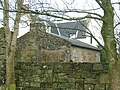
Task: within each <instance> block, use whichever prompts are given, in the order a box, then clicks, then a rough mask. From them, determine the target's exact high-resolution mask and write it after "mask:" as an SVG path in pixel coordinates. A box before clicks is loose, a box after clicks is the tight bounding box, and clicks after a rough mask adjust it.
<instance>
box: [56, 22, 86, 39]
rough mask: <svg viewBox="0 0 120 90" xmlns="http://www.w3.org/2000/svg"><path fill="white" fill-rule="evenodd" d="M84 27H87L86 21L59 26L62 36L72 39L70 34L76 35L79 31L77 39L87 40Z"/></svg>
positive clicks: (59, 24)
mask: <svg viewBox="0 0 120 90" xmlns="http://www.w3.org/2000/svg"><path fill="white" fill-rule="evenodd" d="M83 25H85V26H87V23H86V20H83V21H75V22H66V23H58V24H57V26H58V28H59V31H60V33H61V36H65V37H70V34H75V33H76V32H77V31H78V34H77V37H76V38H85V32H83V31H86V28H85V27H84V26H83ZM79 30H82V31H79Z"/></svg>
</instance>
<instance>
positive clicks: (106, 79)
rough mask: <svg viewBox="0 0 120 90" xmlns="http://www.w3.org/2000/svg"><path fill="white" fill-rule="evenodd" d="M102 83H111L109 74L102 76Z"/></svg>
mask: <svg viewBox="0 0 120 90" xmlns="http://www.w3.org/2000/svg"><path fill="white" fill-rule="evenodd" d="M100 83H109V75H108V74H107V73H103V74H101V75H100Z"/></svg>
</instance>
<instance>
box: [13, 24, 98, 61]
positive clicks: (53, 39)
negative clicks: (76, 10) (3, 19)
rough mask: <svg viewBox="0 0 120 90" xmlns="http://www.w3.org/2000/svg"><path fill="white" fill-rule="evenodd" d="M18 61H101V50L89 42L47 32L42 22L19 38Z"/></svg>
mask: <svg viewBox="0 0 120 90" xmlns="http://www.w3.org/2000/svg"><path fill="white" fill-rule="evenodd" d="M15 58H16V60H17V61H25V62H28V61H39V62H44V61H46V62H69V61H72V62H100V50H99V49H98V48H96V47H93V46H91V45H89V44H86V43H83V42H80V41H77V40H74V39H70V38H66V37H62V36H58V35H55V34H50V33H47V32H45V27H44V25H43V24H42V23H36V24H35V23H34V24H31V25H30V32H28V33H26V34H25V35H23V36H22V37H20V38H19V39H18V43H17V50H16V56H15Z"/></svg>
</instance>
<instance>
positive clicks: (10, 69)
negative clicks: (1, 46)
mask: <svg viewBox="0 0 120 90" xmlns="http://www.w3.org/2000/svg"><path fill="white" fill-rule="evenodd" d="M22 6H23V0H17V8H18V12H16V18H15V21H14V32H13V33H12V32H10V29H9V0H4V12H3V13H4V18H3V22H4V31H5V39H6V90H16V85H15V69H14V56H15V49H16V42H17V35H18V31H19V22H20V17H21V13H20V11H21V9H22Z"/></svg>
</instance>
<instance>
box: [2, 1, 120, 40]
mask: <svg viewBox="0 0 120 90" xmlns="http://www.w3.org/2000/svg"><path fill="white" fill-rule="evenodd" d="M10 1H11V3H12V4H13V3H14V0H10ZM38 1H40V2H41V3H42V2H44V3H46V4H45V5H44V7H49V9H50V10H51V8H52V9H54V10H58V9H59V10H63V9H79V10H90V9H96V8H99V5H98V4H97V3H96V2H95V0H25V2H24V4H29V3H31V4H32V5H31V6H32V9H33V8H34V10H36V9H38V8H39V9H40V7H42V5H41V6H40V4H39V5H38V3H36V4H37V5H36V6H34V4H35V2H38ZM112 2H120V0H112ZM11 6H12V7H13V6H14V5H11ZM33 6H34V7H33ZM38 6H39V7H38ZM114 7H115V9H116V12H117V13H119V12H120V10H119V5H114ZM41 10H43V9H41ZM92 12H95V13H98V14H101V15H103V11H102V10H101V9H99V10H96V11H92ZM0 13H1V14H0V20H2V18H3V16H2V11H1V10H0ZM60 14H61V15H67V16H69V17H82V16H84V15H86V14H80V13H67V14H63V13H60ZM119 14H120V13H119ZM10 15H11V16H12V18H15V15H14V14H10ZM25 17H26V16H24V17H22V19H23V20H25V19H26V18H25ZM40 17H42V18H50V17H46V16H40ZM50 19H53V18H50ZM10 20H11V21H10V28H11V30H12V28H13V21H12V19H10ZM116 22H117V19H116ZM28 24H29V23H28ZM1 26H2V23H0V27H1ZM91 26H92V27H91V29H92V28H94V30H97V32H96V31H95V32H93V34H95V35H96V36H98V37H97V38H99V39H101V37H100V36H99V35H98V34H99V33H100V28H101V27H100V26H99V25H98V23H97V22H96V21H95V20H93V21H92V24H91ZM28 31H29V27H26V25H24V24H20V30H19V36H22V35H24V34H25V33H27V32H28Z"/></svg>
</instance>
